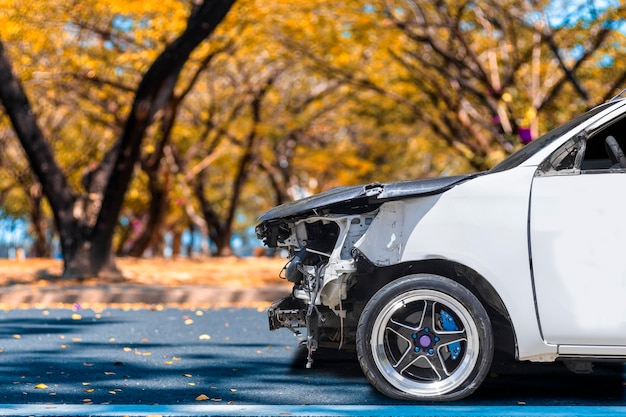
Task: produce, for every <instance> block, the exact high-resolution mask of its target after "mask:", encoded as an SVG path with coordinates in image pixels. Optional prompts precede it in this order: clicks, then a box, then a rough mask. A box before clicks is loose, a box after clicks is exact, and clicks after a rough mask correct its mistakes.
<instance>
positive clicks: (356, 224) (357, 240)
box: [256, 175, 475, 367]
mask: <svg viewBox="0 0 626 417" xmlns="http://www.w3.org/2000/svg"><path fill="white" fill-rule="evenodd" d="M473 176H475V175H464V176H456V177H445V178H435V179H427V180H418V181H405V182H397V183H387V184H369V185H365V186H355V187H342V188H338V189H334V190H330V191H328V192H326V193H322V194H318V195H315V196H312V197H309V198H306V199H303V200H299V201H296V202H294V203H290V204H285V205H282V206H279V207H276V208H274V209H272V210H270V211H268V212H267V213H265V214H263V215H262V216H261V217H260V219H259V220H260V223H259V224H258V226H257V228H256V232H257V236H258V237H259V239H261V240H263V242H264V243H265V244H266V245H267V246H268V247H270V248H277V249H279V250H283V251H286V252H287V253H288V259H289V260H288V262H287V263H286V265H285V267H284V268H283V270H282V271H281V273H280V276H281V278H283V279H286V280H288V281H289V282H292V283H293V291H292V293H291V295H289V296H287V297H285V298H283V299H282V300H279V301H277V302H275V303H274V304H273V305H272V306H271V307H270V308H269V310H268V318H269V327H270V329H271V330H276V329H280V328H287V329H290V330H291V331H293V332H294V333H297V334H299V333H300V331H299V330H298V329H302V328H303V329H306V332H307V337H306V346H307V349H308V361H307V367H311V365H312V363H313V352H315V351H316V350H317V349H318V347H324V346H333V347H337V348H339V349H342V348H352V347H354V345H355V340H356V328H357V324H358V320H359V316H360V314H361V312H362V310H363V307H364V306H365V303H367V301H368V299H369V298H370V297H371V296H372V295H373V291H372V288H375V289H376V285H374V284H373V282H372V281H373V277H374V276H375V275H376V273H375V272H376V270H377V269H379V268H380V267H381V266H390V265H393V264H395V263H397V262H399V260H400V257H401V253H402V250H403V247H402V239H401V238H400V234H401V233H402V230H401V227H402V225H401V219H399V218H398V213H399V212H400V210H397V207H396V205H397V204H398V203H396V202H397V201H398V200H402V199H407V198H414V197H421V196H427V195H434V194H439V193H442V192H444V191H446V190H448V189H449V188H451V187H453V186H454V185H456V184H458V183H460V182H463V181H466V180H468V179H470V178H472V177H473ZM394 228H396V229H397V233H393V232H392V233H389V230H393V229H394ZM381 230H385V231H386V233H385V238H384V239H381V238H380V237H381ZM361 246H367V247H368V248H369V249H368V255H369V256H366V255H365V254H364V253H363V252H362V251H361V250H360V249H359V248H360V247H361ZM372 247H374V248H375V249H374V250H372V249H371V248H372Z"/></svg>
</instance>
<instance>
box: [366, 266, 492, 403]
mask: <svg viewBox="0 0 626 417" xmlns="http://www.w3.org/2000/svg"><path fill="white" fill-rule="evenodd" d="M357 354H358V358H359V363H360V365H361V368H362V369H363V372H364V373H365V375H366V376H367V378H368V379H369V381H370V383H371V384H372V385H373V386H374V387H375V388H376V389H378V390H379V391H380V392H381V393H383V394H385V395H387V396H389V397H393V398H399V399H407V400H427V401H451V400H458V399H461V398H463V397H466V396H468V395H470V394H471V393H472V392H474V390H475V389H476V388H478V386H479V385H480V383H481V382H482V381H483V380H484V378H485V376H486V375H487V372H488V371H489V368H490V366H491V361H492V358H493V335H492V331H491V322H490V321H489V316H488V315H487V312H486V311H485V308H484V307H483V306H482V304H481V303H480V301H479V300H478V299H477V298H476V296H474V294H472V293H471V292H470V291H469V290H468V289H467V288H465V287H463V286H462V285H460V284H459V283H457V282H455V281H452V280H451V279H448V278H445V277H441V276H437V275H427V274H419V275H410V276H407V277H404V278H401V279H398V280H396V281H393V282H391V283H390V284H387V285H386V286H384V287H383V288H382V289H380V290H379V291H378V292H377V293H376V294H375V295H374V297H372V299H371V300H370V301H369V302H368V303H367V306H366V307H365V309H364V310H363V313H362V314H361V318H360V319H359V325H358V328H357Z"/></svg>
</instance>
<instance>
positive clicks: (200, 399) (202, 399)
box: [196, 394, 209, 401]
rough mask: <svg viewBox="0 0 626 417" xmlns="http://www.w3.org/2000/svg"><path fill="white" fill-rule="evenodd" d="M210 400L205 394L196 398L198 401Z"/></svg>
mask: <svg viewBox="0 0 626 417" xmlns="http://www.w3.org/2000/svg"><path fill="white" fill-rule="evenodd" d="M208 399H209V397H207V396H206V395H204V394H200V395H198V396H197V397H196V401H206V400H208Z"/></svg>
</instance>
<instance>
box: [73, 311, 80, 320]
mask: <svg viewBox="0 0 626 417" xmlns="http://www.w3.org/2000/svg"><path fill="white" fill-rule="evenodd" d="M82 319H83V316H81V315H80V314H77V313H74V314H72V320H82Z"/></svg>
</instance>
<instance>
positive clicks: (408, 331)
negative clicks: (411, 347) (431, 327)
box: [386, 319, 417, 343]
mask: <svg viewBox="0 0 626 417" xmlns="http://www.w3.org/2000/svg"><path fill="white" fill-rule="evenodd" d="M386 330H387V331H390V332H392V333H395V334H396V335H398V336H400V337H401V338H403V339H405V340H406V341H407V342H409V343H411V340H412V338H413V334H415V332H416V330H417V328H415V327H413V326H411V325H408V324H405V323H401V322H399V321H397V320H394V319H391V320H389V322H388V323H387V327H386Z"/></svg>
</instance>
